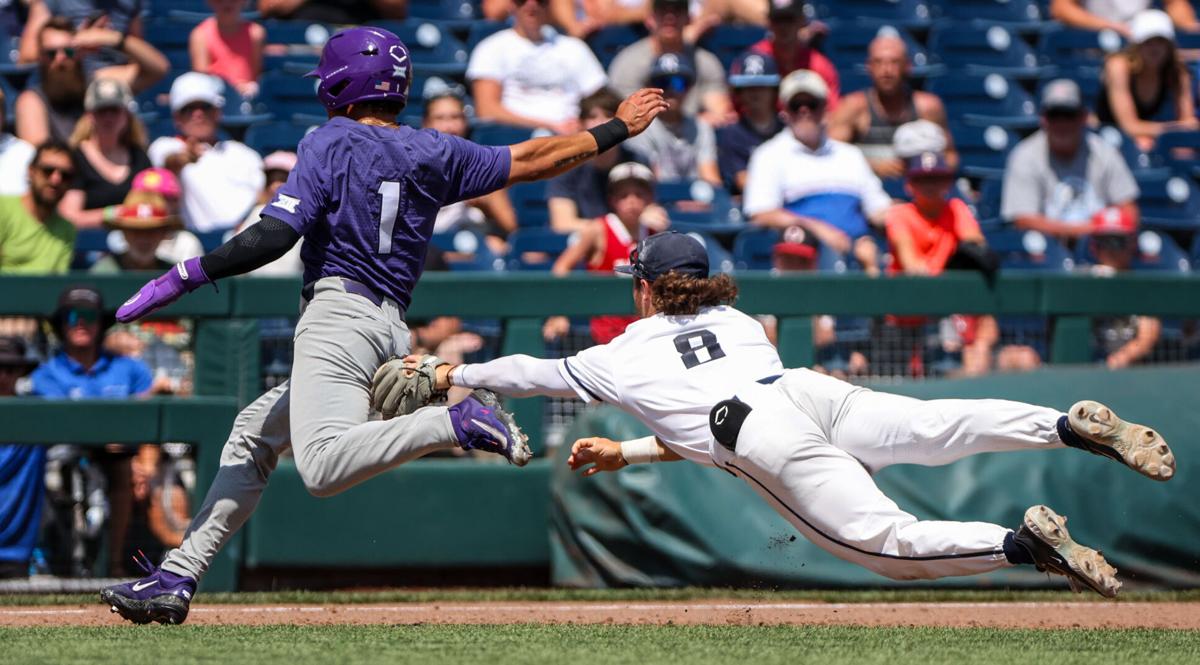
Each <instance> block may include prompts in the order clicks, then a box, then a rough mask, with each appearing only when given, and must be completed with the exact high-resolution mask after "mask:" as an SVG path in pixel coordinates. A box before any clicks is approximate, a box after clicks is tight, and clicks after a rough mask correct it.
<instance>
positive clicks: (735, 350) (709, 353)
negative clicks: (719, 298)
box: [558, 307, 783, 465]
mask: <svg viewBox="0 0 1200 665" xmlns="http://www.w3.org/2000/svg"><path fill="white" fill-rule="evenodd" d="M558 371H559V373H560V374H561V375H562V378H563V380H565V381H566V382H567V384H568V385H570V386H571V388H572V389H574V390H575V392H576V394H578V395H579V398H580V399H582V400H583V401H585V402H596V401H599V402H607V403H609V404H613V405H615V406H618V407H620V408H621V409H624V410H625V411H627V412H629V413H631V414H633V415H635V416H637V418H638V419H639V420H641V421H642V422H643V423H645V424H646V425H647V426H648V427H649V428H650V430H651V431H652V432H654V435H655V436H657V437H658V439H659V440H660V441H662V442H663V443H664V444H666V445H667V446H668V447H670V448H671V450H673V451H675V452H676V453H679V455H681V456H682V457H683V458H684V459H686V460H689V461H692V462H698V463H700V464H708V465H715V463H714V462H713V460H712V456H711V454H710V453H709V444H710V442H711V440H712V434H711V433H710V432H709V429H708V413H709V411H711V410H712V407H713V406H714V405H715V404H716V403H717V402H720V401H721V400H724V399H729V398H730V397H732V396H733V395H734V393H735V391H736V390H737V389H738V387H739V386H743V385H746V384H748V383H751V382H754V381H758V380H759V379H763V378H766V377H769V376H774V375H777V374H780V373H781V372H783V363H781V362H780V360H779V353H778V352H777V351H776V350H775V347H774V346H772V345H771V342H770V341H769V340H767V336H766V333H765V332H763V327H762V324H761V323H759V322H758V321H757V320H755V319H753V318H751V317H749V316H747V315H745V314H743V313H741V312H739V311H738V310H736V309H734V308H732V307H711V308H707V309H703V310H701V311H700V313H699V314H697V315H696V316H665V315H662V314H656V315H654V316H652V317H649V318H645V319H641V320H639V321H636V322H634V323H631V324H629V327H628V328H626V329H625V332H624V333H622V334H621V335H619V336H618V337H617V338H616V339H614V340H612V341H611V342H609V343H608V344H601V345H599V346H593V347H591V348H589V349H585V350H584V351H582V352H580V353H579V354H578V355H575V356H572V357H570V358H564V359H563V360H562V361H560V362H559V365H558Z"/></svg>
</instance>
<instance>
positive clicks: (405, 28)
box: [392, 21, 468, 76]
mask: <svg viewBox="0 0 1200 665" xmlns="http://www.w3.org/2000/svg"><path fill="white" fill-rule="evenodd" d="M392 25H394V26H395V29H394V30H393V32H395V33H396V36H397V37H399V38H400V39H401V41H403V42H404V44H405V45H406V46H408V50H409V52H410V53H411V54H412V59H413V68H414V69H417V70H420V71H421V73H422V74H442V75H447V76H462V75H463V74H464V73H465V72H466V71H467V57H468V53H467V47H466V46H465V45H464V44H463V43H462V42H460V41H459V40H458V39H457V38H456V37H455V36H454V35H452V34H450V33H449V32H448V31H446V30H443V29H442V28H440V27H438V25H437V24H436V23H430V22H418V21H405V22H404V23H394V24H392Z"/></svg>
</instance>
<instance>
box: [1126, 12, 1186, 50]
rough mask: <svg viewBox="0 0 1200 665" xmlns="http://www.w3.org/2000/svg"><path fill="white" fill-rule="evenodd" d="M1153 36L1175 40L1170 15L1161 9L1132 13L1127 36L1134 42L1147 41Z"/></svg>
mask: <svg viewBox="0 0 1200 665" xmlns="http://www.w3.org/2000/svg"><path fill="white" fill-rule="evenodd" d="M1155 37H1161V38H1163V39H1165V40H1167V41H1171V42H1173V41H1175V26H1174V25H1173V24H1172V23H1171V17H1170V16H1169V15H1168V14H1167V13H1166V12H1164V11H1162V10H1161V9H1147V10H1145V11H1140V12H1138V13H1137V14H1136V15H1134V17H1133V20H1132V21H1130V22H1129V38H1130V39H1131V40H1133V43H1134V44H1141V43H1143V42H1148V41H1150V40H1151V39H1154V38H1155Z"/></svg>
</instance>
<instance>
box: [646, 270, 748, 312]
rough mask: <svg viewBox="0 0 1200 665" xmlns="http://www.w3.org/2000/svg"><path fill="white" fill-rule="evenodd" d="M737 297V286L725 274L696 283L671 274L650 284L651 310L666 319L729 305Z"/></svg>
mask: <svg viewBox="0 0 1200 665" xmlns="http://www.w3.org/2000/svg"><path fill="white" fill-rule="evenodd" d="M737 295H738V287H737V284H735V283H734V282H733V278H732V277H730V276H729V275H725V274H720V275H717V276H715V277H708V278H705V279H700V278H697V277H689V276H686V275H680V274H679V273H674V272H672V273H667V274H666V275H663V276H662V277H659V278H658V279H656V280H654V281H653V282H651V283H650V298H651V302H652V303H654V309H656V310H657V311H659V312H661V313H663V314H666V315H667V316H690V315H694V314H698V313H699V312H700V310H701V309H703V308H705V307H716V306H718V305H732V304H733V302H734V301H735V300H737Z"/></svg>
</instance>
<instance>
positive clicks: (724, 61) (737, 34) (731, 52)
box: [700, 25, 767, 71]
mask: <svg viewBox="0 0 1200 665" xmlns="http://www.w3.org/2000/svg"><path fill="white" fill-rule="evenodd" d="M766 36H767V31H766V30H765V29H764V28H761V27H759V26H756V25H718V26H717V27H715V28H713V29H712V30H709V31H708V33H706V34H705V35H704V36H703V37H701V38H700V48H703V49H706V50H708V51H711V52H712V54H713V55H715V56H717V59H718V60H720V61H721V66H722V67H724V68H725V70H726V71H729V67H730V66H731V65H732V64H733V61H734V59H735V58H737V57H738V56H739V55H741V53H742V52H743V51H745V50H746V49H748V48H750V46H751V45H753V44H754V43H755V42H757V41H759V40H761V39H762V38H763V37H766Z"/></svg>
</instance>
